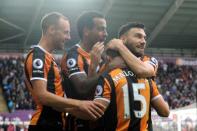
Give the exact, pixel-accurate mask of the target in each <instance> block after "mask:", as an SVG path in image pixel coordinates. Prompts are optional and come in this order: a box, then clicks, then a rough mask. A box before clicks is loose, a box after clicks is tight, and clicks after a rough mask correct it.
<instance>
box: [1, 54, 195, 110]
mask: <svg viewBox="0 0 197 131" xmlns="http://www.w3.org/2000/svg"><path fill="white" fill-rule="evenodd" d="M23 62H24V59H23V58H0V88H2V89H3V92H4V98H5V99H6V102H7V105H8V108H9V110H10V111H14V110H18V109H33V108H34V103H33V101H32V98H31V95H30V94H29V92H28V90H27V88H26V87H25V84H24V71H23V67H24V63H23ZM196 74H197V69H196V68H194V67H192V66H176V65H175V64H173V63H164V62H162V63H161V62H160V63H159V68H158V73H157V77H156V82H157V84H158V87H159V90H160V92H161V93H162V95H163V97H164V98H165V100H167V101H168V104H169V106H170V108H171V109H175V108H179V107H183V106H186V105H189V104H192V103H194V102H195V101H196V89H197V75H196Z"/></svg>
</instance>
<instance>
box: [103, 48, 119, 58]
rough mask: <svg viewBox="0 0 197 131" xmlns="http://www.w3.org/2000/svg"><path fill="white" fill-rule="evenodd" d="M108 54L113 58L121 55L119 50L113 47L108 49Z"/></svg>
mask: <svg viewBox="0 0 197 131" xmlns="http://www.w3.org/2000/svg"><path fill="white" fill-rule="evenodd" d="M106 55H107V56H110V57H112V58H115V57H117V56H120V53H119V52H118V51H116V50H113V49H107V50H106Z"/></svg>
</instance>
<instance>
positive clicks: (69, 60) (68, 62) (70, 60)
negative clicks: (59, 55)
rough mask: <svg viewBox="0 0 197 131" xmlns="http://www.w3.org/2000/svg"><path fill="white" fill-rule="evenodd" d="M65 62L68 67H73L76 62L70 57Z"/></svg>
mask: <svg viewBox="0 0 197 131" xmlns="http://www.w3.org/2000/svg"><path fill="white" fill-rule="evenodd" d="M66 64H67V66H68V68H73V67H74V66H75V65H76V64H77V62H76V60H75V59H73V58H71V59H68V60H67V63H66Z"/></svg>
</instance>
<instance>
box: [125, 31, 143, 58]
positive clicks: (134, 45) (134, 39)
mask: <svg viewBox="0 0 197 131" xmlns="http://www.w3.org/2000/svg"><path fill="white" fill-rule="evenodd" d="M125 35H126V36H125V45H126V46H127V48H128V49H129V50H130V51H131V52H132V53H133V54H134V55H136V56H137V57H140V56H142V55H144V49H145V47H146V33H145V32H144V30H143V29H141V28H132V29H130V30H129V31H128V32H127V34H125Z"/></svg>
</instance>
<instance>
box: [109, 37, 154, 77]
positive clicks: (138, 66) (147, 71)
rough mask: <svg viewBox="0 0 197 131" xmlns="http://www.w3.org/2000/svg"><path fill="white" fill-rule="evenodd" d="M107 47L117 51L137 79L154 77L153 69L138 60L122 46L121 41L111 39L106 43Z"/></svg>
mask: <svg viewBox="0 0 197 131" xmlns="http://www.w3.org/2000/svg"><path fill="white" fill-rule="evenodd" d="M108 47H109V48H111V49H115V50H117V51H118V52H119V53H120V54H121V56H122V57H123V59H124V60H125V62H126V63H127V65H128V66H129V68H130V69H131V70H132V71H133V72H134V73H135V74H136V75H137V76H138V77H143V78H145V77H152V76H155V75H156V74H155V70H154V67H153V66H152V65H151V64H149V63H147V62H143V61H141V60H140V59H138V58H137V57H136V56H135V55H134V54H133V53H132V52H130V51H129V49H128V48H127V47H126V46H125V45H124V44H123V42H122V40H119V39H113V40H111V41H110V42H109V43H108Z"/></svg>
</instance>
